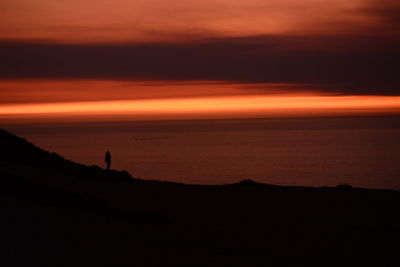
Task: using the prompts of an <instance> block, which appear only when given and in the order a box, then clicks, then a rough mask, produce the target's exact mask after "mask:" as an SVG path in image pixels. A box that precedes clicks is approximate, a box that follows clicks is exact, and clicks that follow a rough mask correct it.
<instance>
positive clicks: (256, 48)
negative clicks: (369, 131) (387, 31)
mask: <svg viewBox="0 0 400 267" xmlns="http://www.w3.org/2000/svg"><path fill="white" fill-rule="evenodd" d="M399 47H400V42H399V38H398V37H397V36H395V35H394V36H391V35H390V36H387V35H384V36H381V35H367V34H366V35H358V36H348V35H345V36H302V37H301V36H300V37H299V36H297V37H290V36H286V37H279V36H278V37H277V36H254V37H247V38H220V39H208V40H204V41H201V42H197V43H193V42H191V43H177V44H174V43H149V44H124V45H71V44H70V45H68V44H48V43H47V44H46V43H42V44H40V43H33V42H32V43H17V42H5V41H4V42H1V43H0V62H1V63H0V78H1V79H14V78H15V79H21V78H38V79H39V78H40V79H111V80H152V81H154V80H158V81H161V80H174V81H175V80H176V81H190V80H205V81H232V82H241V83H293V84H309V85H310V86H311V87H313V88H318V89H319V90H322V91H326V92H333V93H345V94H378V95H400V77H399V76H400V75H399V66H398V64H399V63H398V62H400V48H399ZM312 85H316V86H312Z"/></svg>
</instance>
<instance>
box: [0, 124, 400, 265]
mask: <svg viewBox="0 0 400 267" xmlns="http://www.w3.org/2000/svg"><path fill="white" fill-rule="evenodd" d="M0 145H1V147H2V148H3V153H1V155H0V178H1V180H0V200H1V202H0V203H1V205H0V208H1V210H2V216H3V219H2V220H1V225H0V226H1V236H2V239H1V245H2V252H3V253H4V254H5V256H4V257H2V258H1V259H0V264H1V265H2V266H339V265H340V266H399V263H400V260H399V257H398V251H399V248H400V247H399V244H398V240H400V193H399V192H397V191H389V190H369V189H361V188H352V187H351V186H349V185H340V186H337V187H334V188H331V187H323V188H311V187H284V186H275V185H266V184H260V183H256V182H253V181H252V180H244V181H242V182H240V183H236V184H231V185H221V186H207V185H204V186H200V185H185V184H177V183H169V182H159V181H144V180H138V179H134V178H132V177H131V176H130V175H129V174H128V173H126V172H120V171H106V170H104V169H102V168H100V167H96V166H84V165H81V164H78V163H74V162H72V161H68V160H65V159H63V158H62V157H60V156H58V155H57V154H54V153H49V152H46V151H43V150H41V149H39V148H37V147H35V146H34V145H32V144H30V143H29V142H27V141H25V140H23V139H21V138H19V137H16V136H14V135H12V134H10V133H7V132H5V131H3V130H0ZM155 167H156V166H155Z"/></svg>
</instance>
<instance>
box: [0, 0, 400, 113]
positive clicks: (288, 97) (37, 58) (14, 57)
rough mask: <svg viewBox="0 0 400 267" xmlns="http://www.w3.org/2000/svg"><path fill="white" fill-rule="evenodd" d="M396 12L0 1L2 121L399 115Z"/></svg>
mask: <svg viewBox="0 0 400 267" xmlns="http://www.w3.org/2000/svg"><path fill="white" fill-rule="evenodd" d="M398 11H400V4H399V2H398V1H395V0H381V1H379V0H354V1H348V0H303V1H298V0H268V1H265V0H247V1H242V0H202V1H197V0H196V1H195V0H186V1H182V0H171V1H163V0H134V1H132V0H114V1H109V0H70V1H54V0H35V1H31V0H2V1H1V2H0V12H1V14H0V15H1V16H0V120H2V119H7V120H13V119H15V120H17V119H23V118H35V119H37V118H40V117H42V118H49V119H50V118H53V119H54V118H57V117H58V118H61V117H62V118H64V119H65V118H67V117H68V118H70V119H71V118H73V119H74V120H77V119H79V118H83V117H85V118H86V119H89V118H92V119H94V117H96V116H97V117H98V116H104V115H107V116H108V115H110V116H111V115H112V116H113V119H117V118H120V119H121V118H122V117H124V119H127V118H129V119H132V118H139V117H140V118H141V119H143V118H150V119H157V118H207V117H212V118H214V117H221V118H225V117H233V118H234V117H260V116H261V117H262V116H310V115H335V114H341V115H343V114H347V115H352V114H378V113H379V114H382V113H385V114H386V113H391V114H392V113H399V107H400V104H399V95H400V93H399V88H400V81H399V79H398V72H397V71H396V63H395V62H398V57H399V54H400V53H399V51H398V50H399V49H398V47H399V44H400V40H399V37H398V36H400V16H399V15H398V13H399V14H400V12H398Z"/></svg>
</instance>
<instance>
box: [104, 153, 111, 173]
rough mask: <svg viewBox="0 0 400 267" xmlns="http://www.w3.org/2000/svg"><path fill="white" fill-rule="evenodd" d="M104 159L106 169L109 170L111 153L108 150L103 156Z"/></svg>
mask: <svg viewBox="0 0 400 267" xmlns="http://www.w3.org/2000/svg"><path fill="white" fill-rule="evenodd" d="M104 161H105V162H106V164H107V170H110V167H111V153H110V151H107V152H106V156H105V157H104Z"/></svg>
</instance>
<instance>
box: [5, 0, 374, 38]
mask: <svg viewBox="0 0 400 267" xmlns="http://www.w3.org/2000/svg"><path fill="white" fill-rule="evenodd" d="M370 2H371V1H370V0H353V1H347V0H302V1H298V0H268V1H265V0H247V1H242V0H202V1H197V0H186V1H182V0H170V1H164V0H134V1H132V0H114V1H110V0H70V1H53V0H36V1H31V0H3V1H1V3H0V10H2V11H1V12H2V16H1V17H2V18H1V21H2V22H1V23H0V38H1V39H34V40H43V41H48V40H52V41H61V42H72V43H82V42H83V43H87V42H143V41H154V40H171V41H176V40H178V41H182V40H184V41H187V40H190V39H198V37H199V36H201V37H204V36H206V37H221V36H225V37H226V36H230V37H238V36H253V35H263V34H282V33H289V32H290V33H298V34H302V35H303V34H305V33H307V34H312V33H315V32H323V33H324V34H330V33H337V32H342V33H343V32H352V31H354V30H355V29H357V28H359V27H361V26H362V27H373V26H374V25H376V24H377V23H378V21H377V19H376V18H375V17H374V16H373V15H371V14H368V13H363V12H360V10H362V9H363V8H364V7H365V6H367V5H369V4H370Z"/></svg>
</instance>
